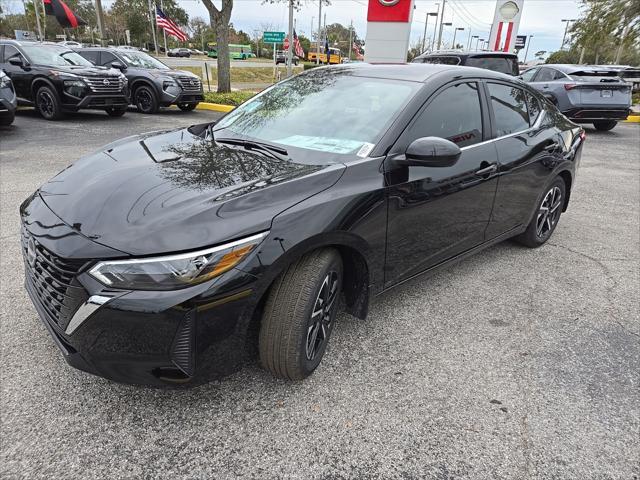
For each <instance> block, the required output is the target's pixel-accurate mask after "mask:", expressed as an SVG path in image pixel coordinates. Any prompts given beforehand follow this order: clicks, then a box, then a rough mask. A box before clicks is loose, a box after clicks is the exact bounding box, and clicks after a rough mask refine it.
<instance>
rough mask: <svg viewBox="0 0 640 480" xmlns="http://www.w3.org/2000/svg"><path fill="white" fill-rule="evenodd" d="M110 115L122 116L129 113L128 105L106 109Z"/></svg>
mask: <svg viewBox="0 0 640 480" xmlns="http://www.w3.org/2000/svg"><path fill="white" fill-rule="evenodd" d="M105 112H107V115H109V116H110V117H121V116H123V115H124V114H125V113H127V107H110V108H107V109H106V110H105Z"/></svg>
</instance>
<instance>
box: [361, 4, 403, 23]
mask: <svg viewBox="0 0 640 480" xmlns="http://www.w3.org/2000/svg"><path fill="white" fill-rule="evenodd" d="M410 15H411V0H369V10H368V12H367V22H408V21H409V17H410Z"/></svg>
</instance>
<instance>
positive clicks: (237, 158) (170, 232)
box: [40, 129, 345, 255]
mask: <svg viewBox="0 0 640 480" xmlns="http://www.w3.org/2000/svg"><path fill="white" fill-rule="evenodd" d="M344 168H345V167H344V165H343V164H341V163H334V164H327V165H308V164H302V163H295V162H292V161H287V160H277V159H274V158H271V157H269V156H266V155H261V154H257V153H253V152H249V151H247V150H245V149H244V148H237V147H233V148H229V147H225V146H222V145H220V144H214V143H213V142H212V141H211V140H209V139H204V138H202V137H200V136H198V135H194V134H192V133H191V132H190V131H189V130H188V129H179V130H172V131H164V132H154V133H151V134H145V135H138V136H132V137H128V138H125V139H123V140H120V141H118V142H115V143H112V144H109V145H106V146H105V147H103V149H102V150H101V151H99V152H96V153H94V154H92V155H89V156H87V157H84V158H82V159H80V160H78V161H77V162H76V163H74V164H73V165H71V166H69V167H67V168H66V169H65V170H63V171H62V172H60V173H59V174H58V175H56V176H55V177H54V178H52V179H51V180H50V181H49V182H47V183H45V184H44V185H43V186H42V187H41V188H40V196H41V197H42V199H43V200H44V202H45V203H46V204H47V205H48V206H49V208H50V209H51V210H52V211H53V212H54V213H55V214H56V215H57V216H58V217H59V218H60V219H62V220H63V221H64V222H65V223H66V224H67V225H69V226H71V227H72V228H73V229H74V230H76V231H77V232H79V233H81V234H82V235H84V236H86V237H88V238H90V239H92V240H95V241H96V242H99V243H100V244H102V245H106V246H109V247H111V248H115V249H117V250H120V251H123V252H126V253H129V254H131V255H148V254H159V253H168V252H178V251H183V250H192V249H197V248H202V247H206V246H210V245H215V244H218V243H221V242H225V241H228V240H232V239H235V238H240V237H242V236H245V235H250V234H253V233H256V232H259V231H264V230H268V229H269V228H270V226H271V221H272V219H273V217H275V216H276V215H277V214H279V213H280V212H282V211H283V210H285V209H287V208H289V207H291V206H293V205H295V204H296V203H298V202H300V201H302V200H304V199H306V198H308V197H310V196H312V195H314V194H316V193H318V192H320V191H322V190H324V189H327V188H329V187H330V186H331V185H333V184H334V183H335V182H337V181H338V179H339V178H340V176H341V175H342V172H343V171H344Z"/></svg>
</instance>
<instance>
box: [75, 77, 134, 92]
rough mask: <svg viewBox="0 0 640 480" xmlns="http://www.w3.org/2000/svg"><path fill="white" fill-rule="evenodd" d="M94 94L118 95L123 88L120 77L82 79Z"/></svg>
mask: <svg viewBox="0 0 640 480" xmlns="http://www.w3.org/2000/svg"><path fill="white" fill-rule="evenodd" d="M82 79H83V80H84V81H85V82H86V84H87V85H89V88H90V89H91V91H92V92H95V93H119V92H121V91H122V89H123V88H124V80H123V79H122V77H106V76H102V77H82Z"/></svg>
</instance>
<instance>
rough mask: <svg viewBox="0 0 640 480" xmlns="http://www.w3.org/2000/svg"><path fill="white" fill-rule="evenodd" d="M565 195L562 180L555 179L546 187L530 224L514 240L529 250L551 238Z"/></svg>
mask: <svg viewBox="0 0 640 480" xmlns="http://www.w3.org/2000/svg"><path fill="white" fill-rule="evenodd" d="M565 194H566V187H565V184H564V180H563V179H562V178H560V177H557V178H556V179H555V180H554V181H553V183H552V184H551V185H550V186H549V187H547V189H546V191H545V193H544V195H543V196H542V200H540V203H539V204H538V208H537V210H536V213H535V215H534V216H533V219H532V220H531V223H529V226H528V227H527V229H526V230H525V231H524V233H522V234H521V235H519V236H517V237H516V240H517V241H518V242H520V243H521V244H523V245H525V246H527V247H529V248H537V247H540V246H541V245H544V243H545V242H546V241H547V240H549V238H551V234H552V233H553V231H554V230H555V229H556V227H557V226H558V221H559V220H560V215H561V214H562V207H563V205H564V199H565Z"/></svg>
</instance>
